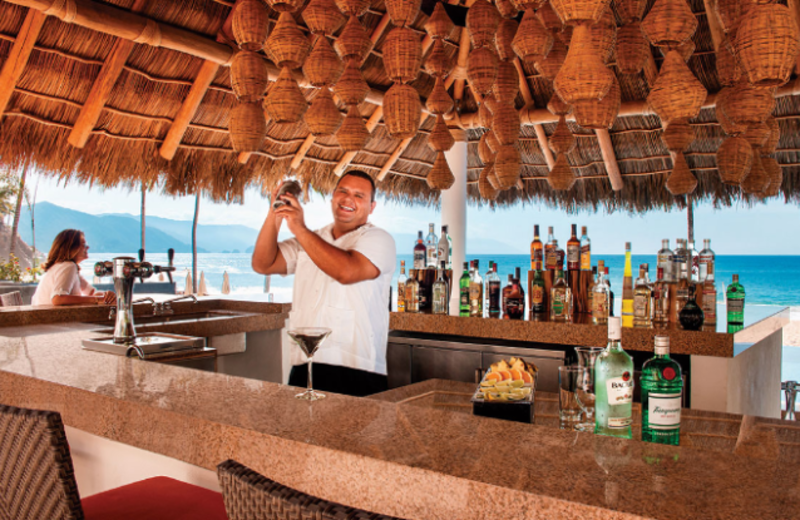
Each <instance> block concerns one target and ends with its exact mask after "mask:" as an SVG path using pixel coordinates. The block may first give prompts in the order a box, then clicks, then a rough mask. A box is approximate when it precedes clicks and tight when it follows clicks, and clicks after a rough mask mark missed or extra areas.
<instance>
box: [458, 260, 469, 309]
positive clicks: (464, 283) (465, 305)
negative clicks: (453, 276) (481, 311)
mask: <svg viewBox="0 0 800 520" xmlns="http://www.w3.org/2000/svg"><path fill="white" fill-rule="evenodd" d="M469 273H470V270H469V264H468V263H467V262H464V272H463V274H462V275H461V278H460V279H459V280H458V315H459V316H469Z"/></svg>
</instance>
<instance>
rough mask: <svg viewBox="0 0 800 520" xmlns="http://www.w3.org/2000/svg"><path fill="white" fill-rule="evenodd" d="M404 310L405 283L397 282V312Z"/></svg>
mask: <svg viewBox="0 0 800 520" xmlns="http://www.w3.org/2000/svg"><path fill="white" fill-rule="evenodd" d="M405 310H406V284H404V283H402V282H401V283H398V284H397V312H405Z"/></svg>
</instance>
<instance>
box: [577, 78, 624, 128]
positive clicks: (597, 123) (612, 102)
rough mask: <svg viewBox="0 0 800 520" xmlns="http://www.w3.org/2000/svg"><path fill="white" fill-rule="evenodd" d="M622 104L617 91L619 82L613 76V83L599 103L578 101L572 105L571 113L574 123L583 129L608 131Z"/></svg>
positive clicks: (619, 93) (591, 100)
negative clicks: (573, 116)
mask: <svg viewBox="0 0 800 520" xmlns="http://www.w3.org/2000/svg"><path fill="white" fill-rule="evenodd" d="M620 103H622V92H621V91H620V89H619V82H618V81H617V78H616V76H614V83H613V84H612V85H611V89H610V90H609V91H608V94H606V97H604V98H603V99H601V100H600V101H595V100H593V99H590V100H588V101H587V100H579V101H576V102H575V104H574V105H572V113H573V114H574V115H575V121H576V122H577V123H578V124H579V125H580V126H582V127H583V128H590V129H608V128H611V126H612V125H613V124H614V121H616V120H617V114H619V106H620Z"/></svg>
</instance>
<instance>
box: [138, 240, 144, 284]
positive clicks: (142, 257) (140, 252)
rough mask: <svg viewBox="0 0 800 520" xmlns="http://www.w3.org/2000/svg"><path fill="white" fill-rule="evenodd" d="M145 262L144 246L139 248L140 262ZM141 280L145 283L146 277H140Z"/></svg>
mask: <svg viewBox="0 0 800 520" xmlns="http://www.w3.org/2000/svg"><path fill="white" fill-rule="evenodd" d="M142 262H144V248H141V249H139V263H142ZM139 282H140V283H144V278H142V277H139Z"/></svg>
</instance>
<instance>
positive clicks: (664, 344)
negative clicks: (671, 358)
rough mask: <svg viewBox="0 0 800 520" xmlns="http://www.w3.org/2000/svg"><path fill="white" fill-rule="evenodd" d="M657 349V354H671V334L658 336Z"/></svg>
mask: <svg viewBox="0 0 800 520" xmlns="http://www.w3.org/2000/svg"><path fill="white" fill-rule="evenodd" d="M655 351H656V355H657V356H666V355H667V354H669V336H656V345H655Z"/></svg>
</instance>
